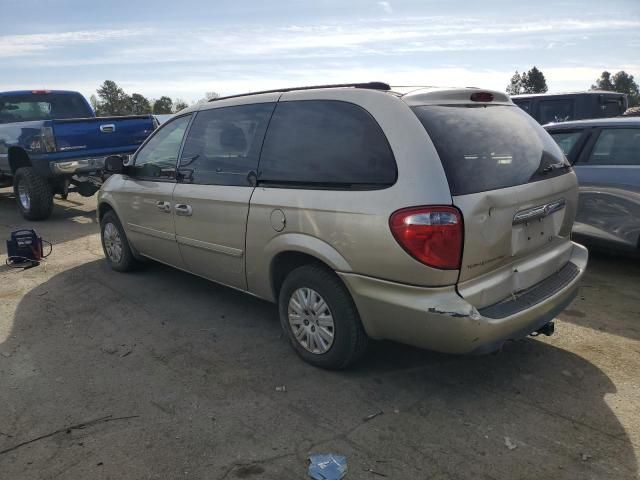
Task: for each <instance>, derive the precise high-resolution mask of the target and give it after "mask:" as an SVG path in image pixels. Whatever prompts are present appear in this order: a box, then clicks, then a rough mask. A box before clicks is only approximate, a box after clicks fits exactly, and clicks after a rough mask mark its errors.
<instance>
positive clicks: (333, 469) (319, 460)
mask: <svg viewBox="0 0 640 480" xmlns="http://www.w3.org/2000/svg"><path fill="white" fill-rule="evenodd" d="M309 462H310V463H309V472H308V473H309V476H310V477H311V478H313V479H314V480H340V479H341V478H342V477H344V476H345V474H346V473H347V459H346V457H343V456H342V455H336V454H334V453H327V454H322V455H311V456H309Z"/></svg>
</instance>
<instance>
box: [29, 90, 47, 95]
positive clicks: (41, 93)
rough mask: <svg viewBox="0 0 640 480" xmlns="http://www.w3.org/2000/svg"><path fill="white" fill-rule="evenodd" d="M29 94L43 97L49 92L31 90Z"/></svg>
mask: <svg viewBox="0 0 640 480" xmlns="http://www.w3.org/2000/svg"><path fill="white" fill-rule="evenodd" d="M31 93H33V94H36V95H44V94H47V93H51V90H31Z"/></svg>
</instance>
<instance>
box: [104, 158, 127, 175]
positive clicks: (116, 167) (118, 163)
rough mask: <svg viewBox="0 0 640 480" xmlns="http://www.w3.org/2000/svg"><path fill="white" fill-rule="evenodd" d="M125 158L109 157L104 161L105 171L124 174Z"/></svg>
mask: <svg viewBox="0 0 640 480" xmlns="http://www.w3.org/2000/svg"><path fill="white" fill-rule="evenodd" d="M124 160H125V159H124V157H123V156H122V155H109V156H108V157H107V158H105V159H104V171H105V172H107V173H122V172H123V171H124Z"/></svg>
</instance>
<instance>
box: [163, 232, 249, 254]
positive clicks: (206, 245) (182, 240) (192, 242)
mask: <svg viewBox="0 0 640 480" xmlns="http://www.w3.org/2000/svg"><path fill="white" fill-rule="evenodd" d="M176 241H177V242H178V243H179V244H181V245H187V246H189V247H194V248H201V249H202V250H207V251H210V252H216V253H222V254H225V255H229V256H231V257H242V255H243V253H244V251H243V250H241V249H239V248H233V247H227V246H225V245H218V244H216V243H210V242H203V241H202V240H196V239H195V238H189V237H183V236H181V235H176Z"/></svg>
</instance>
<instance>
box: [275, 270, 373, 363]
mask: <svg viewBox="0 0 640 480" xmlns="http://www.w3.org/2000/svg"><path fill="white" fill-rule="evenodd" d="M278 305H279V310H280V323H281V324H282V328H283V329H284V331H285V333H286V335H287V337H288V338H289V342H290V343H291V345H292V346H293V348H294V349H295V351H296V352H297V353H298V355H299V356H300V357H302V359H303V360H305V361H306V362H308V363H310V364H312V365H315V366H317V367H321V368H327V369H332V370H337V369H342V368H345V367H347V366H349V365H351V364H352V363H354V362H356V361H357V360H358V359H359V358H360V357H362V355H363V354H364V352H365V350H366V347H367V342H368V337H367V334H366V333H365V331H364V328H363V326H362V323H361V322H360V316H359V315H358V310H357V309H356V306H355V304H354V303H353V299H352V298H351V295H350V294H349V291H348V290H347V289H346V287H345V286H344V284H343V283H342V281H341V280H340V278H338V277H337V276H336V274H335V273H334V272H332V271H331V270H329V269H328V268H326V267H323V266H321V265H304V266H302V267H298V268H296V269H295V270H293V271H292V272H291V273H290V274H289V275H288V276H287V277H286V278H285V280H284V282H283V284H282V288H281V289H280V295H279V299H278Z"/></svg>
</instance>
